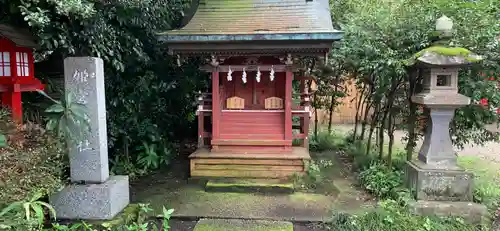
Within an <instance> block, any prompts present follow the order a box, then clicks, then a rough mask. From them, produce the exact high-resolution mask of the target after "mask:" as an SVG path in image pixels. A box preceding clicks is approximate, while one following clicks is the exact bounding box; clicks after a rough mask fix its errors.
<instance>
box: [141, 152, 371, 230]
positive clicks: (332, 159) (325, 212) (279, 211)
mask: <svg viewBox="0 0 500 231" xmlns="http://www.w3.org/2000/svg"><path fill="white" fill-rule="evenodd" d="M312 156H313V159H314V165H315V169H317V170H315V171H313V172H311V173H312V174H314V175H315V177H312V178H311V177H305V178H295V187H296V188H297V189H296V192H295V193H292V194H275V193H273V194H266V193H235V192H206V191H205V185H204V182H203V181H201V183H198V182H193V181H190V180H188V177H187V176H188V163H187V162H185V161H179V162H176V163H173V165H172V166H173V168H172V169H170V170H169V171H162V172H158V173H155V174H153V175H151V176H148V177H143V178H141V179H138V180H136V181H133V182H131V194H132V195H131V196H132V202H133V203H149V204H151V206H152V207H153V209H155V211H161V207H162V206H165V207H167V208H173V209H175V212H174V214H173V217H174V218H190V219H196V218H219V219H227V218H239V219H273V220H288V221H290V220H293V221H304V222H309V221H324V220H326V219H328V218H330V217H331V214H332V211H335V212H361V211H364V210H366V208H371V207H372V206H373V205H374V202H373V201H371V198H370V197H369V196H367V195H366V194H365V193H364V192H363V191H362V190H359V189H358V188H356V186H355V180H354V179H352V176H350V175H349V174H347V173H345V172H344V171H342V169H343V166H342V164H341V163H339V162H338V161H337V157H336V153H333V152H325V153H316V154H312ZM316 175H319V177H316Z"/></svg>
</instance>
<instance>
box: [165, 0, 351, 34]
mask: <svg viewBox="0 0 500 231" xmlns="http://www.w3.org/2000/svg"><path fill="white" fill-rule="evenodd" d="M341 36H342V32H340V31H338V30H335V29H334V28H333V25H332V19H331V14H330V8H329V1H328V0H199V4H198V8H197V10H196V12H195V13H194V15H192V18H191V20H189V22H188V23H187V24H186V25H185V26H184V27H182V28H180V29H177V30H171V31H167V32H163V33H160V39H161V40H163V41H167V42H168V41H247V40H316V39H320V40H337V39H340V38H341Z"/></svg>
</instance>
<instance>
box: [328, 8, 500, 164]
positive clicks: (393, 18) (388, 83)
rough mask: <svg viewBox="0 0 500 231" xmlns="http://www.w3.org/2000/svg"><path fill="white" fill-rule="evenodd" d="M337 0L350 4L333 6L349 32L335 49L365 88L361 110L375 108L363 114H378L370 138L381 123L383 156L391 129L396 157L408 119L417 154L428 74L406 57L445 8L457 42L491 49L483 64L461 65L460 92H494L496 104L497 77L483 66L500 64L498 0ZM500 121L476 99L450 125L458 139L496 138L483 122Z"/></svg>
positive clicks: (424, 41) (423, 43)
mask: <svg viewBox="0 0 500 231" xmlns="http://www.w3.org/2000/svg"><path fill="white" fill-rule="evenodd" d="M331 2H332V4H333V5H334V6H335V5H338V6H343V7H345V9H348V10H343V9H342V10H340V9H338V8H337V9H336V8H333V9H334V10H333V14H334V16H333V17H334V18H335V19H338V20H339V25H340V27H341V29H342V30H344V31H345V32H346V34H345V37H344V39H343V40H342V41H341V42H340V43H339V44H338V45H337V46H335V47H334V50H333V53H334V54H336V55H335V56H334V57H335V58H336V59H338V61H339V62H343V65H341V66H342V68H344V70H345V71H346V72H349V73H352V74H353V76H355V77H356V81H357V86H358V87H359V90H360V92H362V93H363V94H364V96H363V99H362V100H361V101H359V102H360V103H359V105H360V106H359V107H358V110H359V111H364V112H368V111H370V112H371V113H372V114H371V116H368V114H365V115H363V116H361V117H360V118H361V119H360V121H361V123H362V124H366V123H367V119H368V120H371V121H370V129H369V132H368V139H370V140H371V138H372V133H373V132H374V130H376V129H378V134H377V141H378V142H377V146H378V147H379V158H383V156H382V153H383V151H382V147H383V146H384V143H385V141H384V133H387V134H389V157H387V161H388V163H389V165H390V164H391V154H392V145H393V143H394V136H393V131H394V129H396V128H397V127H402V128H405V129H406V130H407V131H408V134H409V137H408V139H409V142H408V143H409V144H408V146H407V150H408V154H409V155H408V158H411V154H412V153H413V147H414V141H415V138H416V136H417V135H418V134H419V131H418V130H417V129H416V128H417V126H416V124H417V116H416V115H417V105H416V104H414V103H413V102H412V101H411V95H413V94H414V93H415V92H418V88H419V85H420V84H419V83H420V81H421V78H420V76H415V75H414V71H415V70H413V69H412V68H411V67H408V66H407V65H406V62H405V60H407V59H408V58H409V57H411V56H412V55H413V54H415V53H416V52H418V51H420V50H422V49H424V48H426V47H429V46H430V45H431V44H432V42H433V39H434V36H433V33H432V32H433V30H434V25H435V21H436V19H437V18H438V17H440V16H441V15H443V14H445V15H447V16H448V17H450V18H452V19H453V20H454V22H455V27H454V28H455V29H456V30H455V33H454V37H453V39H452V41H451V42H450V45H453V46H461V47H465V48H468V49H471V50H472V51H473V52H475V53H478V54H481V55H484V56H485V57H486V61H485V62H483V63H481V64H480V65H477V66H472V67H469V68H465V69H464V70H463V71H461V73H460V92H461V93H462V94H465V95H467V96H469V97H471V98H473V99H474V100H479V99H481V98H488V99H490V102H491V105H493V106H492V108H495V107H497V106H495V105H498V100H497V99H498V97H499V95H498V93H497V92H498V91H494V90H492V89H493V88H492V87H494V86H495V83H493V82H491V81H490V82H485V81H484V77H480V76H479V73H480V70H482V71H484V72H489V71H494V72H495V73H498V71H499V69H498V68H499V62H498V60H499V59H498V55H499V47H498V43H497V44H494V43H493V42H494V38H495V37H496V36H498V35H500V25H499V24H498V20H499V15H500V14H499V10H498V5H499V2H498V1H487V2H486V1H474V2H469V1H459V0H452V1H444V0H439V1H428V0H425V1H423V0H421V1H415V0H398V1H387V0H371V1H358V0H340V1H331ZM471 19H476V20H471ZM401 121H405V123H401ZM496 121H497V116H496V115H495V114H494V112H492V110H484V108H483V107H477V106H474V105H471V106H467V107H464V108H462V109H459V110H457V112H456V116H455V119H454V121H453V122H452V127H451V129H450V131H451V135H452V137H454V139H453V141H454V143H455V145H457V146H461V145H463V144H464V143H466V142H470V141H472V142H476V143H482V142H485V141H488V140H492V139H493V136H492V135H491V133H489V132H487V131H486V130H484V126H483V125H484V124H485V123H491V122H496ZM364 130H365V126H362V129H361V131H358V130H356V132H355V136H354V137H355V138H356V137H358V135H357V134H358V133H359V132H360V133H361V134H362V135H361V137H362V138H364V134H365V131H364ZM370 144H371V142H369V145H368V146H367V153H369V152H370V148H371V147H370Z"/></svg>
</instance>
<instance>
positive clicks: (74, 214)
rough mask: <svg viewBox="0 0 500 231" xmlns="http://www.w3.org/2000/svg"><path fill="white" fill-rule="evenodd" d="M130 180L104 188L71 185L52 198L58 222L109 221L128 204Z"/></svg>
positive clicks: (112, 180)
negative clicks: (72, 220)
mask: <svg viewBox="0 0 500 231" xmlns="http://www.w3.org/2000/svg"><path fill="white" fill-rule="evenodd" d="M129 201H130V198H129V184H128V176H111V177H109V179H108V180H107V181H106V182H104V183H102V184H84V185H69V186H67V187H66V188H64V189H63V190H61V191H59V192H57V193H56V194H54V195H53V196H51V198H50V203H51V205H52V206H53V207H54V209H55V210H56V216H57V218H58V219H84V220H108V219H112V218H113V217H115V216H116V215H117V214H118V213H119V212H120V211H121V210H123V209H124V208H125V207H126V206H127V205H128V203H129Z"/></svg>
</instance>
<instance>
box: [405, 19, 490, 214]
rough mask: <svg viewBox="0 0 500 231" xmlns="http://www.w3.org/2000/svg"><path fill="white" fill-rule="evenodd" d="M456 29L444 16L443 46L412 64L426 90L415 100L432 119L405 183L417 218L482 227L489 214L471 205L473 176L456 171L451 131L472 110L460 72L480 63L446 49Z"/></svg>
mask: <svg viewBox="0 0 500 231" xmlns="http://www.w3.org/2000/svg"><path fill="white" fill-rule="evenodd" d="M452 26H453V23H452V21H451V20H450V19H449V18H447V17H446V16H443V17H441V18H440V19H438V23H437V25H436V30H437V31H438V32H439V34H440V35H439V36H440V41H439V42H437V43H436V44H435V45H434V46H432V47H429V48H426V49H424V50H422V51H420V52H418V53H417V54H416V55H415V57H414V60H413V61H414V63H413V65H415V67H417V68H418V69H419V71H420V74H421V76H422V77H423V90H422V92H420V93H418V94H416V95H414V96H413V97H412V100H413V102H415V103H417V104H421V105H424V106H425V107H426V108H427V109H428V110H429V111H430V113H429V117H430V118H428V120H427V124H426V131H425V137H424V142H423V144H422V147H421V149H420V151H419V153H418V160H414V161H409V162H408V167H407V183H408V186H409V187H410V188H411V190H412V193H413V194H414V196H415V198H416V200H417V201H416V202H415V203H413V204H412V205H411V206H410V207H411V208H412V210H413V212H415V213H424V214H429V213H430V214H433V215H442V216H448V215H452V216H463V217H465V218H467V219H469V220H472V221H479V220H480V219H481V218H482V216H483V215H484V212H485V211H486V208H485V207H484V206H482V205H479V204H475V203H472V192H473V175H472V174H471V173H469V172H466V171H464V170H463V169H462V168H460V167H459V166H458V165H457V156H456V153H455V151H454V150H453V144H452V142H451V137H450V128H449V125H450V122H451V120H452V119H453V116H454V114H455V110H456V109H457V108H460V107H462V106H465V105H468V104H470V99H469V98H468V97H466V96H464V95H461V94H459V93H458V73H459V70H460V68H461V67H463V66H466V65H469V64H471V63H474V62H477V61H480V60H481V58H480V57H479V56H477V55H474V54H472V53H471V52H470V51H468V50H467V49H464V48H459V47H447V46H446V45H444V44H445V42H446V40H445V39H447V38H449V36H451V34H452V33H451V30H452ZM440 43H441V44H440Z"/></svg>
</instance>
